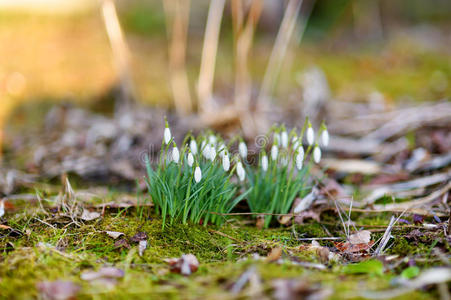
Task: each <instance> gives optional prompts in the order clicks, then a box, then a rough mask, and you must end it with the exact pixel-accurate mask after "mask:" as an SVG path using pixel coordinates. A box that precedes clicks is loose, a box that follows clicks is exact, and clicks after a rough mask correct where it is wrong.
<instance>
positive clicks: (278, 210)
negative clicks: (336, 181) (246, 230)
mask: <svg viewBox="0 0 451 300" xmlns="http://www.w3.org/2000/svg"><path fill="white" fill-rule="evenodd" d="M268 135H269V136H272V144H271V145H269V146H270V148H269V153H268V154H267V153H266V151H265V150H262V151H261V152H260V155H259V164H258V168H256V169H255V168H251V167H249V168H248V174H249V180H248V184H247V187H249V188H250V187H252V190H251V192H250V194H249V195H248V197H247V203H248V205H249V208H250V210H251V212H253V213H256V214H258V213H261V214H262V215H261V217H262V218H263V220H264V222H263V226H264V227H265V228H266V227H268V226H269V224H270V222H271V220H272V218H273V215H278V214H288V213H289V212H290V210H291V209H293V212H294V213H299V212H298V211H296V210H297V208H296V207H294V208H293V207H292V206H293V202H294V200H295V199H296V198H297V197H300V198H303V197H304V196H305V195H307V194H308V193H309V192H310V191H311V180H310V169H311V166H312V164H313V163H319V161H320V160H321V148H320V143H321V145H322V146H327V145H328V144H329V133H328V131H327V128H326V126H325V124H324V123H323V124H321V127H320V129H319V131H318V134H317V135H316V138H315V132H314V129H313V127H312V124H311V123H310V122H309V121H308V119H307V120H306V121H305V123H304V126H303V128H302V129H301V130H300V132H298V131H296V129H293V130H291V131H290V132H289V133H288V132H287V130H286V129H285V127H284V126H278V127H277V126H273V128H272V129H271V131H270V133H269V134H268ZM268 140H269V137H268Z"/></svg>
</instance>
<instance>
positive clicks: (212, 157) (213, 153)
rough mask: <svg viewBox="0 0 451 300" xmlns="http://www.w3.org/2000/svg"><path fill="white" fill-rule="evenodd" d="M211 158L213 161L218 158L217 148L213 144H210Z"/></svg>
mask: <svg viewBox="0 0 451 300" xmlns="http://www.w3.org/2000/svg"><path fill="white" fill-rule="evenodd" d="M209 158H210V160H211V161H214V160H215V158H216V149H215V146H214V145H213V144H211V145H210V157H209Z"/></svg>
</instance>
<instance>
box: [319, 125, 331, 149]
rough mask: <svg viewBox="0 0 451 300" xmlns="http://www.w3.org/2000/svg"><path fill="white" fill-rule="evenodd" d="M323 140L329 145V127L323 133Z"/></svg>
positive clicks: (325, 144)
mask: <svg viewBox="0 0 451 300" xmlns="http://www.w3.org/2000/svg"><path fill="white" fill-rule="evenodd" d="M321 142H322V143H323V146H324V147H327V146H328V145H329V132H328V131H327V129H326V130H324V131H323V132H322V133H321Z"/></svg>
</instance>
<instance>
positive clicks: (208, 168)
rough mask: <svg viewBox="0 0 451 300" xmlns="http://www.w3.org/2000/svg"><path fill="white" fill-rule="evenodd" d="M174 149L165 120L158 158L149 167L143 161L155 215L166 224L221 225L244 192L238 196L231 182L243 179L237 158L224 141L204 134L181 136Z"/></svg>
mask: <svg viewBox="0 0 451 300" xmlns="http://www.w3.org/2000/svg"><path fill="white" fill-rule="evenodd" d="M182 145H183V146H182V147H181V148H178V147H177V145H176V143H175V142H174V140H173V138H172V135H171V131H170V128H169V125H168V123H167V121H166V126H165V130H164V138H163V143H162V147H161V153H160V158H159V161H158V163H157V165H156V166H155V168H153V167H152V165H151V163H150V161H149V159H147V160H146V167H147V178H146V183H147V186H148V190H149V193H150V195H151V197H152V201H153V203H154V205H155V208H156V211H157V213H159V214H160V215H161V216H162V218H163V228H164V226H165V224H166V221H167V220H166V219H167V217H169V222H170V223H171V224H172V223H173V222H174V221H181V222H182V223H183V224H186V223H187V222H188V221H191V222H194V223H201V222H203V224H204V225H206V224H207V223H208V222H211V223H214V224H221V223H222V222H223V221H224V214H227V213H229V212H230V211H231V210H232V209H233V208H234V207H235V205H236V204H237V203H238V202H240V201H241V200H242V199H243V198H244V197H245V196H246V195H247V194H248V191H244V192H241V193H240V195H238V189H239V187H240V185H239V184H238V183H237V182H236V181H235V180H231V179H232V176H233V175H234V174H235V173H236V174H237V176H238V177H239V179H240V180H241V181H242V180H244V177H245V174H244V168H243V164H242V162H241V161H240V159H239V157H238V156H236V157H232V156H231V155H230V153H229V151H228V149H227V147H226V145H225V143H224V141H223V140H222V139H221V138H220V137H218V136H216V135H214V134H213V133H208V134H204V135H200V136H198V137H197V138H195V137H194V136H192V135H191V134H189V135H187V136H186V137H185V140H184V141H183V144H182Z"/></svg>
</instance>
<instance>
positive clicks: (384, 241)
mask: <svg viewBox="0 0 451 300" xmlns="http://www.w3.org/2000/svg"><path fill="white" fill-rule="evenodd" d="M395 223H396V219H395V217H394V216H392V217H391V219H390V223H389V224H388V227H387V230H385V233H384V235H383V236H382V240H381V242H380V243H379V245H378V246H377V248H376V251H374V254H373V256H378V255H379V254H380V253H382V252H383V251H384V248H385V247H386V246H387V243H388V240H389V239H390V233H391V231H392V228H393V225H395Z"/></svg>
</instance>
